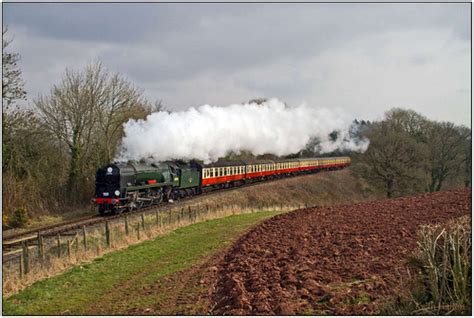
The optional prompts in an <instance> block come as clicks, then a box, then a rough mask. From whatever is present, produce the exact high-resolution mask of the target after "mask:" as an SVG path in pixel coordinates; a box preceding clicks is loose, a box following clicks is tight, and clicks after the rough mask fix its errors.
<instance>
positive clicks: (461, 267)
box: [390, 217, 472, 315]
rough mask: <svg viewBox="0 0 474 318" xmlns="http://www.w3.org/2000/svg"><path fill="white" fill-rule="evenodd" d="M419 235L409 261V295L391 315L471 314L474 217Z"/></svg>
mask: <svg viewBox="0 0 474 318" xmlns="http://www.w3.org/2000/svg"><path fill="white" fill-rule="evenodd" d="M418 236H419V239H418V249H417V251H416V253H415V254H414V255H412V256H411V257H410V258H409V274H410V275H409V276H411V282H409V284H405V286H406V288H407V289H408V290H407V293H406V295H407V296H405V297H403V296H401V297H400V296H399V298H398V299H397V304H396V305H395V306H394V308H392V310H390V311H391V313H392V314H416V315H420V314H428V315H441V314H457V315H465V314H470V313H471V311H472V309H471V295H472V292H471V277H472V272H471V271H472V267H471V255H472V251H471V245H472V241H471V219H470V217H462V218H460V219H457V220H455V221H452V222H450V223H448V224H447V225H445V226H441V225H427V226H424V227H422V228H421V229H420V231H419V233H418ZM412 275H413V276H412Z"/></svg>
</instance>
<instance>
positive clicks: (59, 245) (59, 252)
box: [58, 233, 61, 258]
mask: <svg viewBox="0 0 474 318" xmlns="http://www.w3.org/2000/svg"><path fill="white" fill-rule="evenodd" d="M60 257H61V234H59V233H58V258H60Z"/></svg>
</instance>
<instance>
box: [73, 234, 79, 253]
mask: <svg viewBox="0 0 474 318" xmlns="http://www.w3.org/2000/svg"><path fill="white" fill-rule="evenodd" d="M74 239H75V240H76V250H75V253H76V259H77V254H79V234H76V237H75V238H74Z"/></svg>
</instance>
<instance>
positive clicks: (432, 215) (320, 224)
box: [211, 189, 471, 315]
mask: <svg viewBox="0 0 474 318" xmlns="http://www.w3.org/2000/svg"><path fill="white" fill-rule="evenodd" d="M470 213H471V190H470V189H462V190H455V191H446V192H439V193H434V194H423V195H419V196H416V197H405V198H398V199H393V200H380V201H374V202H367V203H360V204H355V205H346V206H333V207H315V208H309V209H303V210H298V211H294V212H291V213H288V214H286V215H280V216H277V217H274V218H272V219H270V220H267V221H265V222H263V223H262V224H260V225H259V226H257V227H255V228H254V229H253V230H251V231H249V232H248V233H247V234H246V235H244V236H243V237H241V238H240V239H239V240H238V241H237V242H236V243H235V244H234V246H233V247H232V248H231V249H230V250H229V251H228V252H227V254H226V256H225V257H224V259H223V261H222V262H220V264H219V266H218V267H219V272H218V278H217V285H216V287H215V290H214V291H213V294H212V306H211V313H213V314H227V315H229V314H232V315H248V314H277V315H291V314H304V313H308V314H332V315H341V314H358V315H364V314H376V313H377V310H378V308H379V305H380V304H381V303H382V302H384V301H386V299H387V297H389V296H390V295H391V294H392V293H393V289H394V288H395V286H396V285H397V283H398V281H399V277H400V271H401V270H403V267H404V265H405V264H406V256H407V255H408V254H409V253H411V252H413V251H414V250H415V248H416V239H417V236H416V232H417V229H418V228H419V226H420V225H422V224H432V223H443V222H446V221H448V220H450V219H453V218H457V217H460V216H462V215H466V214H470Z"/></svg>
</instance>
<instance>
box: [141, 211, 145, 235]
mask: <svg viewBox="0 0 474 318" xmlns="http://www.w3.org/2000/svg"><path fill="white" fill-rule="evenodd" d="M141 218H142V229H143V231H145V214H144V213H142V215H141Z"/></svg>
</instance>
